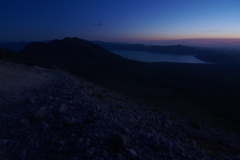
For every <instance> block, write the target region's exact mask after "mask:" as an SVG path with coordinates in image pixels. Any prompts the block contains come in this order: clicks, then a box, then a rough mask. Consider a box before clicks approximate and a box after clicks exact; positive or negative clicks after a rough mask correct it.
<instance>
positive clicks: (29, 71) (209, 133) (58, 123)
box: [0, 62, 240, 160]
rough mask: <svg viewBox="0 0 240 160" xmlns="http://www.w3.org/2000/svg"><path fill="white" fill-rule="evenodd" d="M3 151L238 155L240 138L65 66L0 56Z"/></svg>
mask: <svg viewBox="0 0 240 160" xmlns="http://www.w3.org/2000/svg"><path fill="white" fill-rule="evenodd" d="M0 83H1V88H0V94H1V95H0V96H1V100H0V105H1V106H0V111H1V112H0V114H1V118H0V159H3V160H4V159H6V160H7V159H10V160H11V159H13V160H15V159H20V160H33V159H34V160H35V159H36V160H38V159H39V160H45V159H59V160H60V159H62V160H68V159H69V160H86V159H92V160H114V159H116V160H117V159H118V160H126V159H139V160H147V159H149V160H158V159H159V160H171V159H172V160H210V159H216V160H218V159H219V160H239V159H240V142H239V141H240V138H239V136H238V135H235V134H232V133H229V132H227V131H224V130H219V129H217V128H214V127H211V126H208V125H206V124H202V123H200V122H195V121H193V120H191V119H188V118H184V117H179V116H177V115H175V114H173V113H171V112H168V111H166V110H162V109H159V108H156V107H155V106H152V105H150V104H148V103H145V102H142V101H140V100H136V99H132V98H130V97H127V96H124V95H121V94H118V93H115V92H113V91H109V90H108V89H106V88H103V87H100V86H97V85H96V84H93V83H90V82H88V81H85V80H83V79H76V78H74V77H72V76H70V75H68V74H67V73H63V72H60V71H56V70H53V69H44V68H40V67H36V66H26V65H20V64H14V63H8V62H5V63H4V64H3V63H1V64H0Z"/></svg>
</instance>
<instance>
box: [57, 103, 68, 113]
mask: <svg viewBox="0 0 240 160" xmlns="http://www.w3.org/2000/svg"><path fill="white" fill-rule="evenodd" d="M66 109H67V106H66V105H65V104H61V106H60V107H59V109H58V112H60V113H62V112H64V111H65V110H66Z"/></svg>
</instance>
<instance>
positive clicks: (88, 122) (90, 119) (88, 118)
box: [84, 116, 95, 124]
mask: <svg viewBox="0 0 240 160" xmlns="http://www.w3.org/2000/svg"><path fill="white" fill-rule="evenodd" d="M94 121H95V119H94V118H93V117H91V116H88V117H87V118H86V119H85V121H84V123H85V124H91V123H93V122H94Z"/></svg>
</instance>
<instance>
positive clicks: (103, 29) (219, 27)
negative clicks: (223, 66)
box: [0, 0, 240, 46]
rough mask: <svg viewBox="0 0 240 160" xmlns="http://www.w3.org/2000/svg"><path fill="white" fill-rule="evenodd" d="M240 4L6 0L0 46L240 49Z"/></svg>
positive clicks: (217, 0) (238, 0)
mask: <svg viewBox="0 0 240 160" xmlns="http://www.w3.org/2000/svg"><path fill="white" fill-rule="evenodd" d="M239 17H240V0H201V1H199V0H115V1H113V0H88V1H87V0H22V1H20V0H2V1H1V2H0V20H1V25H0V42H9V41H41V40H51V39H62V38H64V37H79V38H83V39H86V40H101V41H112V42H130V43H145V44H159V45H161V44H164V45H165V44H167V45H168V44H178V43H181V44H189V45H199V46H208V45H210V46H211V45H220V46H221V45H223V44H224V45H232V46H239V45H240V18H239Z"/></svg>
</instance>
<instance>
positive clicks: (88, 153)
mask: <svg viewBox="0 0 240 160" xmlns="http://www.w3.org/2000/svg"><path fill="white" fill-rule="evenodd" d="M95 150H96V149H95V148H88V149H87V150H86V153H85V155H86V157H87V158H90V157H92V155H93V153H94V152H95Z"/></svg>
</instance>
